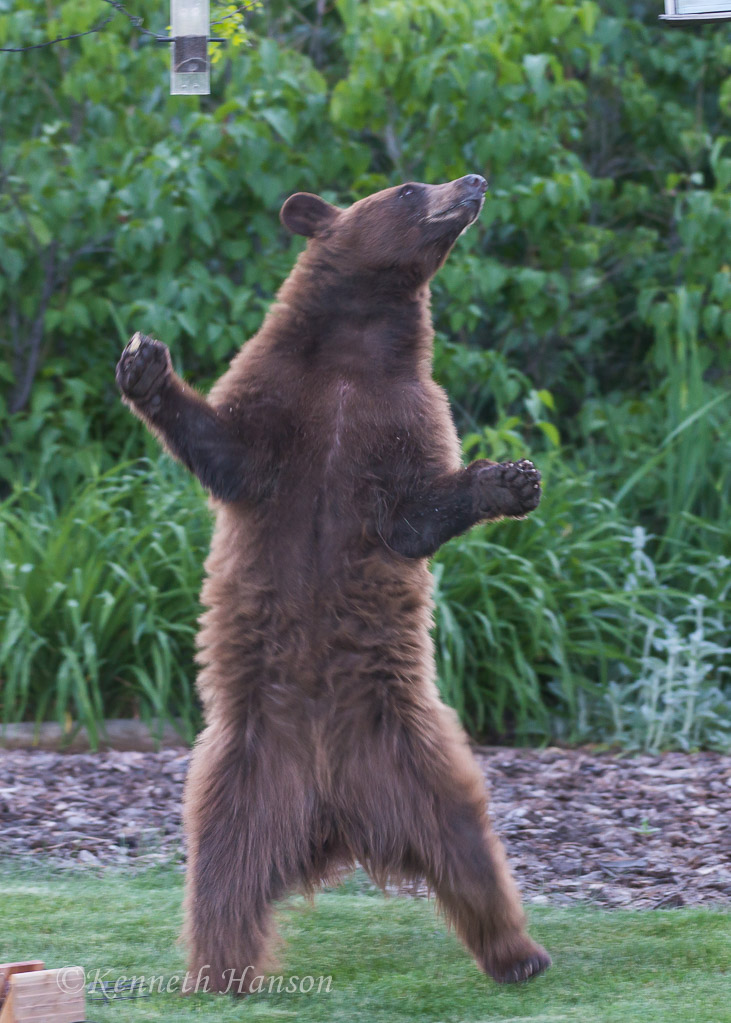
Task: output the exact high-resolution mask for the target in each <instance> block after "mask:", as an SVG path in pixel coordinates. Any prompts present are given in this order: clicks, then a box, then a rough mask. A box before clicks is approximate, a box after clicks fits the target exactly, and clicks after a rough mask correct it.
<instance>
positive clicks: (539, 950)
mask: <svg viewBox="0 0 731 1023" xmlns="http://www.w3.org/2000/svg"><path fill="white" fill-rule="evenodd" d="M480 965H481V966H482V968H483V969H484V971H485V973H489V974H490V976H491V977H492V978H493V980H496V981H497V982H498V984H517V983H519V982H520V981H524V980H530V978H531V977H537V976H538V974H539V973H543V971H544V970H547V969H548V967H549V966H550V965H551V957H550V956H549V954H548V952H546V950H545V948H543V947H542V946H541V945H538V944H537V943H536V942H535V941H532V940H531V939H530V938H529V937H528V936H527V935H525V936H522V937H521V938H520V939H518V941H515V942H510V943H509V944H508V945H507V946H505V947H503V948H499V949H496V950H495V951H494V952H492V953H490V954H488V955H486V956H485V957H484V959H483V962H482V963H481V964H480Z"/></svg>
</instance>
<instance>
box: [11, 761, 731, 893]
mask: <svg viewBox="0 0 731 1023" xmlns="http://www.w3.org/2000/svg"><path fill="white" fill-rule="evenodd" d="M477 756H478V759H479V761H480V764H481V766H482V768H483V770H484V772H485V776H486V779H487V782H488V784H489V787H490V790H491V793H492V795H491V800H490V808H491V814H492V818H493V821H494V823H495V827H496V830H497V831H498V832H499V834H500V835H501V836H502V838H503V840H504V842H505V845H506V847H507V850H508V856H509V858H510V862H511V864H512V866H513V869H514V872H515V875H516V878H517V880H518V883H519V885H520V887H521V890H522V891H523V894H524V897H525V899H526V901H528V902H534V903H551V904H569V903H573V902H576V901H578V900H581V901H584V902H586V901H589V902H593V903H595V904H597V905H602V906H617V907H621V906H624V907H632V908H670V907H675V906H683V905H702V904H726V905H729V904H731V756H725V755H721V754H715V753H695V754H682V753H666V754H663V755H661V756H650V755H640V756H633V757H617V756H613V755H610V754H597V753H593V752H588V751H586V750H563V749H556V748H549V749H546V750H525V749H506V748H494V749H484V748H482V749H480V750H478V751H477ZM187 764H188V755H187V753H185V752H182V751H180V750H163V751H161V752H159V753H121V752H108V753H96V754H94V753H76V754H58V753H47V752H38V751H12V752H8V751H5V752H3V751H0V860H5V862H6V863H7V862H8V861H11V860H12V861H13V862H18V861H19V860H20V861H22V860H29V859H33V860H36V861H38V860H43V861H44V862H45V863H47V864H48V865H49V866H66V865H74V864H76V865H78V866H83V867H84V868H86V869H89V868H101V867H107V866H123V865H127V866H130V865H133V864H134V865H138V866H149V865H151V864H154V863H169V862H179V863H183V862H184V859H185V853H184V848H183V844H182V836H181V821H180V803H181V795H182V787H183V781H184V779H185V772H186V769H187ZM411 890H412V891H413V889H411ZM420 891H421V889H420V888H418V887H417V889H416V893H419V892H420Z"/></svg>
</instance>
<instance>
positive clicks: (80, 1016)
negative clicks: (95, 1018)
mask: <svg viewBox="0 0 731 1023" xmlns="http://www.w3.org/2000/svg"><path fill="white" fill-rule="evenodd" d="M85 1018H86V989H85V978H84V971H83V969H82V968H81V967H80V966H66V967H64V968H63V969H61V970H33V971H29V972H27V973H14V974H13V975H12V976H11V977H10V984H9V990H8V997H7V1000H6V1001H5V1004H4V1005H3V1009H2V1012H1V1013H0V1023H81V1021H82V1020H84V1019H85Z"/></svg>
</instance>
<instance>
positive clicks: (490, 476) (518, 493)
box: [480, 458, 541, 519]
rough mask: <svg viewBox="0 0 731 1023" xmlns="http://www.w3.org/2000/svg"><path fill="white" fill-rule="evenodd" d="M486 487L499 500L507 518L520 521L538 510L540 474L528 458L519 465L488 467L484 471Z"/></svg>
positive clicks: (501, 509) (500, 464)
mask: <svg viewBox="0 0 731 1023" xmlns="http://www.w3.org/2000/svg"><path fill="white" fill-rule="evenodd" d="M480 475H481V476H483V480H484V484H488V485H489V488H490V492H491V494H492V496H493V497H494V498H495V497H498V494H499V493H500V492H501V491H502V495H501V496H500V497H499V498H498V503H499V505H500V509H499V510H500V511H501V513H502V514H503V515H506V516H507V517H508V518H514V519H519V518H523V516H524V515H527V514H528V512H532V511H533V510H534V509H535V508H537V507H538V504H539V502H540V500H541V474H540V472H539V471H538V469H536V467H535V465H534V464H533V463H532V462H531V461H529V459H527V458H521V459H520V461H519V462H500V463H498V464H497V465H496V464H494V463H490V464H487V465H486V466H485V467H484V468H482V469H481V471H480Z"/></svg>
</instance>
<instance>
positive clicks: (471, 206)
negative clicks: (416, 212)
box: [429, 198, 484, 224]
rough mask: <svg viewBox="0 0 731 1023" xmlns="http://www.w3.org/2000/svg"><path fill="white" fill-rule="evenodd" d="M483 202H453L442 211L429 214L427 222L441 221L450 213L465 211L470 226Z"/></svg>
mask: <svg viewBox="0 0 731 1023" xmlns="http://www.w3.org/2000/svg"><path fill="white" fill-rule="evenodd" d="M483 202H484V199H474V198H467V199H460V200H459V202H454V203H452V204H451V206H445V208H444V209H443V210H437V212H436V213H432V214H430V216H429V220H442V219H444V218H445V217H447V216H449V214H450V213H454V211H455V210H460V209H467V210H468V211H469V213H470V214H471V215H470V218H469V220H468V221H467V223H468V224H471V223H472V221H473V220H477V217H478V216H479V214H480V210H481V209H482V204H483Z"/></svg>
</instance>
